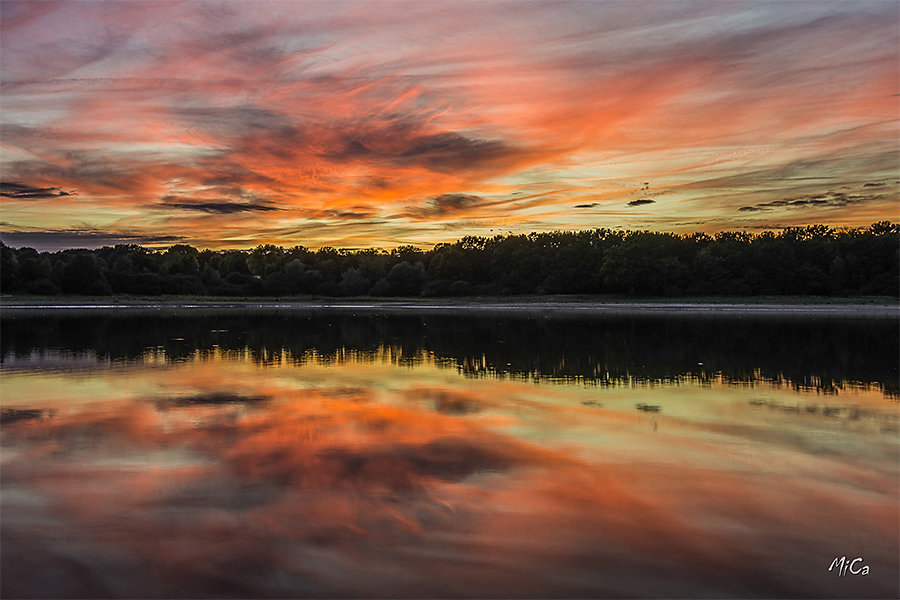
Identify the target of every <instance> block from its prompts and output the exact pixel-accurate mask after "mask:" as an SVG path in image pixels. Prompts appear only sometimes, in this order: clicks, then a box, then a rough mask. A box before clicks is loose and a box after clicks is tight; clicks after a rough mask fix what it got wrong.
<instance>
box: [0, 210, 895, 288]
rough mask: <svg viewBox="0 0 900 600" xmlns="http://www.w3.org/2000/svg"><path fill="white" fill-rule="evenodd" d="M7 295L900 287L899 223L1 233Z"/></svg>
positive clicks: (0, 276) (0, 273)
mask: <svg viewBox="0 0 900 600" xmlns="http://www.w3.org/2000/svg"><path fill="white" fill-rule="evenodd" d="M0 292H2V293H4V294H37V295H54V294H83V295H109V294H130V295H140V296H156V295H197V296H205V295H209V296H295V295H314V296H379V297H397V296H403V297H410V296H425V297H439V296H469V295H489V296H495V295H519V294H535V295H544V294H623V295H642V296H683V295H687V296H706V295H737V296H750V295H826V296H828V295H833V296H856V295H881V296H898V295H900V226H898V224H896V223H891V222H887V221H881V222H878V223H874V224H872V225H870V226H868V227H864V228H855V229H835V228H831V227H828V226H825V225H812V226H808V227H790V228H785V229H783V230H780V231H777V232H776V231H766V232H762V233H755V234H754V233H747V232H743V231H736V232H735V231H732V232H721V233H717V234H715V235H708V234H705V233H692V234H687V235H679V234H673V233H660V232H651V231H622V230H611V229H594V230H588V231H554V232H548V233H531V234H522V235H498V236H493V237H477V236H466V237H463V238H462V239H460V240H458V241H456V242H454V243H445V244H438V245H436V246H435V247H434V248H432V249H430V250H422V249H420V248H416V247H414V246H400V247H398V248H394V249H393V250H390V251H385V250H380V249H373V248H367V249H357V250H348V249H338V248H333V247H323V248H319V249H317V250H312V249H309V248H305V247H303V246H294V247H292V248H284V247H281V246H275V245H271V244H264V245H260V246H257V247H256V248H254V249H252V250H198V249H197V248H194V247H192V246H190V245H186V244H175V245H173V246H171V247H169V248H167V249H165V250H154V249H149V248H144V247H142V246H139V245H135V244H120V245H116V246H107V247H104V248H100V249H97V250H61V251H58V252H53V253H49V252H38V251H36V250H34V249H33V248H18V249H16V248H10V247H8V246H6V245H5V244H2V243H0Z"/></svg>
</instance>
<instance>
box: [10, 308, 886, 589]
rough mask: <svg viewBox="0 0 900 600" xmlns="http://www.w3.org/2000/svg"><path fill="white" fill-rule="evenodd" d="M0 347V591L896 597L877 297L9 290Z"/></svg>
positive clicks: (883, 362)
mask: <svg viewBox="0 0 900 600" xmlns="http://www.w3.org/2000/svg"><path fill="white" fill-rule="evenodd" d="M0 357H2V367H0V378H2V384H0V394H2V425H0V426H2V438H0V439H2V471H0V477H2V505H0V508H2V512H0V517H2V540H0V542H2V544H0V558H2V595H3V597H6V598H11V597H41V598H51V597H70V598H86V597H117V598H118V597H128V598H132V597H133V598H204V597H216V598H220V597H242V598H243V597H254V598H256V597H259V598H262V597H276V598H297V597H316V598H335V597H340V598H344V597H353V598H371V597H375V598H382V597H398V598H441V597H479V598H498V597H516V598H526V597H542V598H547V597H551V598H560V597H566V598H568V597H579V598H589V597H615V598H619V597H650V598H659V597H716V598H719V597H737V598H751V597H752V598H756V597H779V598H783V597H807V598H829V597H834V598H847V597H858V598H863V597H897V596H898V593H900V590H898V579H900V572H898V556H900V552H898V527H900V519H898V504H900V497H898V496H900V493H898V489H900V465H898V451H900V441H898V440H900V438H898V428H900V404H898V398H900V389H898V380H900V376H898V364H900V339H898V321H897V320H896V319H894V318H882V319H847V318H840V317H827V316H826V317H823V316H817V317H815V318H813V317H804V316H803V315H796V316H793V317H784V316H781V317H779V316H760V315H750V316H740V315H731V316H728V317H716V316H712V315H706V316H679V315H677V314H674V315H656V316H646V317H641V316H635V315H617V316H609V315H607V316H604V315H603V314H594V315H580V316H579V315H554V314H553V313H552V312H550V313H547V312H544V313H537V314H536V313H529V312H527V311H526V312H525V313H523V314H506V313H502V312H501V313H496V314H484V315H482V314H479V313H477V312H476V313H471V314H470V313H466V314H461V315H456V316H455V315H454V314H425V313H412V314H409V313H402V314H396V313H393V314H383V313H379V312H378V311H353V310H349V309H348V310H337V309H334V310H327V309H320V310H306V311H304V310H282V311H278V310H270V311H258V312H254V311H248V310H243V311H242V310H231V311H225V310H223V311H216V310H157V311H154V310H145V311H131V312H129V311H112V312H98V313H96V314H93V313H91V312H90V311H74V312H73V313H71V314H69V313H60V314H53V313H52V311H50V312H49V313H48V312H34V313H32V312H28V311H22V312H18V313H15V314H13V311H7V312H6V313H5V316H4V318H3V320H2V338H0ZM842 557H843V558H844V559H845V560H844V562H843V565H844V566H842V565H841V562H840V559H841V558H842ZM857 558H859V559H860V560H856V559H857ZM836 559H837V560H836Z"/></svg>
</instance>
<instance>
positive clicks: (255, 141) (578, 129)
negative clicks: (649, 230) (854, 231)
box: [0, 0, 900, 245]
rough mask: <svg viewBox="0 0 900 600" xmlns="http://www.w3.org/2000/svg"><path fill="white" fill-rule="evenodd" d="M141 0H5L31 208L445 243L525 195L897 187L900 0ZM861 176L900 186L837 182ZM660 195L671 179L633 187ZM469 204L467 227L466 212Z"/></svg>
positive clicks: (21, 169) (530, 210) (139, 220)
mask: <svg viewBox="0 0 900 600" xmlns="http://www.w3.org/2000/svg"><path fill="white" fill-rule="evenodd" d="M116 7H117V10H116V11H109V10H107V9H106V8H105V6H104V5H103V4H100V3H83V2H59V3H37V4H31V3H29V4H19V3H12V2H4V3H2V7H0V10H2V15H3V20H2V21H3V24H2V27H3V36H2V38H0V49H2V51H3V56H4V69H3V73H2V74H0V86H2V88H0V89H2V93H3V97H4V111H3V115H2V117H0V133H2V143H3V147H4V155H3V158H2V159H0V160H2V168H3V172H4V179H6V180H8V181H11V182H16V183H13V184H4V188H3V189H4V193H3V202H4V203H5V205H8V206H9V214H7V215H6V217H5V218H6V219H7V220H9V221H10V222H14V223H15V224H16V226H17V227H19V228H40V227H46V228H48V229H51V228H53V229H66V228H71V227H75V226H77V223H79V222H83V221H84V215H85V214H87V213H90V214H95V213H96V212H99V211H107V212H109V213H110V214H112V213H115V214H116V215H117V216H121V217H122V218H125V217H126V216H127V217H128V218H130V219H132V220H133V226H134V228H135V229H140V230H141V231H151V230H153V231H157V232H159V233H160V235H178V236H183V237H184V238H185V239H193V240H195V241H196V243H208V240H221V239H226V238H227V239H241V240H254V241H256V240H259V237H258V236H259V235H260V234H261V233H263V232H271V231H274V229H276V228H275V227H274V226H273V223H271V221H272V220H273V219H275V218H277V219H278V220H280V221H283V222H284V225H283V226H282V228H283V229H284V230H285V231H287V229H288V228H289V227H295V229H296V230H297V231H308V230H307V229H304V226H303V221H304V220H314V221H316V222H317V223H319V224H323V223H331V224H333V225H335V226H340V227H341V228H342V229H341V230H340V231H338V229H337V228H336V227H334V228H332V230H331V231H332V232H333V233H332V234H331V235H333V236H334V239H333V240H332V241H334V242H335V243H336V242H337V240H343V239H347V238H349V237H352V239H353V240H354V243H356V244H357V245H359V243H365V240H366V239H368V240H369V241H370V242H371V243H379V244H382V243H384V244H391V243H392V242H394V241H397V242H399V241H400V240H402V241H410V236H412V237H413V240H412V241H416V242H418V243H426V242H434V241H441V240H445V239H447V238H448V236H449V235H451V234H452V235H459V234H465V233H488V232H489V231H490V227H487V226H485V227H483V228H482V227H481V226H480V225H478V224H480V223H484V224H487V223H495V224H496V223H498V222H499V221H501V220H502V222H503V226H504V227H506V228H508V229H511V230H523V229H524V228H528V227H538V228H540V229H552V228H555V227H560V228H566V229H577V228H584V227H596V226H614V225H624V226H638V225H640V226H649V227H653V228H656V229H679V228H682V227H683V225H681V224H683V223H696V222H702V223H704V227H706V228H709V229H716V228H734V227H735V226H737V225H739V224H740V223H742V222H743V221H742V220H741V219H742V218H745V217H746V216H747V213H751V212H755V213H757V214H758V216H760V218H762V217H763V216H765V215H766V214H767V213H769V212H771V211H778V210H782V209H783V210H787V209H788V208H790V207H795V208H796V207H799V206H818V207H820V208H824V207H827V208H828V209H829V212H828V213H827V215H828V218H829V219H831V220H833V221H835V222H840V223H841V224H850V225H852V224H863V223H864V220H867V219H870V218H871V217H872V216H873V215H875V216H877V213H878V211H881V212H882V213H883V212H884V210H885V207H887V206H888V204H887V203H888V201H889V200H890V199H891V198H896V195H897V184H895V183H891V182H893V181H894V180H895V179H896V177H895V174H894V173H895V171H896V160H897V153H896V132H897V127H898V118H897V114H896V98H895V97H894V96H895V94H896V90H897V88H898V87H900V73H898V72H900V69H898V68H897V64H900V27H898V25H900V7H898V6H897V5H896V4H894V3H885V2H878V1H874V2H855V3H852V4H851V3H808V2H798V3H768V2H754V3H728V4H718V3H716V4H713V3H701V4H696V3H681V2H667V3H652V4H646V3H643V2H629V3H618V2H602V1H598V2H590V3H585V2H553V3H520V2H513V3H510V2H491V3H478V2H454V3H449V2H430V3H416V2H411V1H410V2H406V1H398V2H391V3H388V4H385V3H362V4H356V3H328V4H325V3H314V2H303V3H290V2H276V1H273V2H269V1H266V0H260V1H258V2H254V3H252V4H248V5H244V4H239V3H226V4H221V3H206V2H200V1H198V2H187V3H163V4H153V3H143V2H140V3H138V2H136V3H119V4H117V5H116ZM163 24H164V25H165V26H162V25H163ZM438 40H439V43H437V41H438ZM826 178H827V179H826ZM647 182H652V183H653V186H652V192H651V191H649V189H648V187H647V185H646V184H647ZM8 185H13V186H16V185H18V186H22V187H20V188H16V187H8ZM845 185H846V186H850V187H852V188H853V189H854V190H858V193H859V194H862V191H861V190H860V186H862V187H866V188H867V189H868V191H869V192H872V191H873V189H875V188H877V190H878V195H879V196H880V198H878V199H874V200H872V201H865V202H862V201H860V202H855V201H846V202H840V201H839V198H837V197H833V200H831V201H829V202H825V203H813V202H812V200H814V199H815V196H819V195H822V194H826V193H829V192H831V191H837V192H840V193H844V191H843V190H842V189H841V186H845ZM75 190H77V198H74V197H71V196H70V197H66V194H74V191H75ZM461 190H463V191H464V193H462V194H461V193H460V191H461ZM551 190H552V193H550V191H551ZM650 194H652V195H653V196H654V197H656V196H658V195H663V194H666V198H667V200H666V202H664V203H663V202H656V204H655V205H654V206H653V210H652V211H649V210H645V211H635V210H629V209H630V208H634V207H636V206H642V205H649V204H650V203H651V201H652V200H653V199H652V198H648V197H646V196H648V195H650ZM851 195H854V194H852V193H850V192H847V193H846V197H847V199H849V200H855V199H852V198H850V196H851ZM869 195H871V194H869ZM261 198H265V199H266V200H265V202H260V201H259V199H261ZM464 198H479V199H480V200H479V201H468V200H465V199H464ZM829 198H832V197H831V196H829ZM160 199H164V200H162V201H161V200H160ZM438 199H442V200H438ZM786 199H790V200H786ZM21 200H29V201H31V202H29V204H30V203H40V202H52V203H54V206H63V205H64V206H65V207H66V210H65V211H55V212H53V213H50V212H47V211H45V212H44V213H43V214H41V215H38V213H37V212H36V211H32V212H28V211H24V210H22V209H21V207H17V205H19V204H25V203H24V202H19V201H21ZM76 200H77V202H76ZM803 200H808V201H810V202H809V204H793V205H788V204H778V203H780V202H783V201H790V202H798V201H803ZM623 205H624V206H623ZM573 207H575V208H578V209H594V210H590V211H588V210H574V211H573V210H572V208H573ZM612 207H618V208H616V209H615V210H613V209H612ZM619 209H621V210H619ZM742 209H746V210H742ZM616 210H618V211H619V213H621V214H618V213H616ZM650 213H652V214H650ZM791 214H792V215H793V216H792V218H794V219H806V218H809V219H813V218H821V216H822V213H817V212H816V211H814V210H806V211H796V210H795V211H793V212H792V213H791ZM801 215H803V216H801ZM780 216H783V215H780ZM883 216H885V217H888V218H891V217H893V215H883ZM220 217H221V218H220ZM225 217H227V218H225ZM456 217H458V218H459V219H465V220H466V223H468V225H467V229H466V231H459V230H452V231H449V232H448V230H447V229H446V227H444V226H445V225H446V222H447V219H449V218H456ZM375 221H377V224H373V223H374V222H375ZM363 222H366V223H369V224H368V225H362V223H363ZM351 223H352V224H353V227H354V229H353V231H352V232H351V233H345V232H347V229H346V227H348V226H350V225H351ZM308 225H309V226H310V227H313V226H314V225H315V226H318V225H316V224H315V223H309V224H308ZM234 228H239V229H240V231H238V230H237V229H234ZM297 235H301V234H299V233H298V234H297ZM367 236H368V238H367ZM279 239H282V238H279ZM316 239H317V240H321V239H322V238H321V237H319V236H318V234H317V237H316ZM294 241H295V242H297V243H310V241H311V240H304V239H296V240H294ZM323 243H328V242H327V241H326V240H323Z"/></svg>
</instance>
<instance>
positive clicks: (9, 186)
mask: <svg viewBox="0 0 900 600" xmlns="http://www.w3.org/2000/svg"><path fill="white" fill-rule="evenodd" d="M74 193H75V192H64V191H62V189H60V188H58V187H37V186H33V185H29V184H27V183H18V182H13V181H9V182H2V183H0V196H3V197H4V198H13V199H15V200H46V199H48V198H59V197H62V196H71V195H73V194H74Z"/></svg>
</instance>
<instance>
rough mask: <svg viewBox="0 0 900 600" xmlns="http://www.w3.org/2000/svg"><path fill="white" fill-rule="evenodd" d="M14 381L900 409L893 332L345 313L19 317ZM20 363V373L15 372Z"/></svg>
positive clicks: (694, 321) (888, 325) (796, 324)
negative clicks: (220, 382) (215, 380)
mask: <svg viewBox="0 0 900 600" xmlns="http://www.w3.org/2000/svg"><path fill="white" fill-rule="evenodd" d="M2 325H3V333H4V335H3V336H2V339H0V361H2V363H3V364H4V366H5V367H6V368H10V367H12V366H13V365H14V364H21V359H23V358H25V359H28V358H33V357H34V355H36V354H37V355H39V356H40V355H43V354H44V353H45V352H46V351H47V350H48V349H58V350H63V351H65V352H66V353H71V354H76V355H78V354H88V355H90V357H91V359H93V358H94V357H99V358H104V359H106V360H110V361H122V360H125V361H127V360H131V361H134V360H139V361H141V360H143V361H146V360H158V359H164V360H167V361H182V360H191V359H193V358H195V357H196V356H197V355H198V354H204V353H209V352H214V351H216V352H218V351H226V352H232V353H237V356H238V357H245V356H246V357H249V358H250V359H251V360H254V361H256V362H259V363H262V364H277V363H280V362H281V361H290V362H295V363H298V364H306V363H308V362H321V363H323V364H328V363H332V362H336V363H341V362H344V361H347V360H353V361H360V360H373V361H378V360H381V358H382V357H383V356H385V354H390V356H391V359H392V360H393V361H395V362H396V363H397V364H401V365H408V366H414V365H416V364H420V363H421V362H422V361H423V360H424V359H425V358H428V357H432V358H434V359H436V360H437V361H439V362H441V363H442V364H445V365H448V366H453V367H455V368H457V369H459V370H460V371H461V372H463V373H465V374H467V375H470V376H473V377H497V376H500V377H513V378H517V379H529V380H545V379H549V380H573V379H575V380H579V381H584V382H587V383H590V384H597V385H619V384H623V383H625V384H632V383H635V382H638V383H642V382H657V383H672V382H675V383H677V382H682V381H693V382H717V381H727V382H735V383H754V382H760V381H764V382H770V383H772V382H774V383H779V384H784V385H788V386H791V387H795V388H798V389H801V388H802V389H816V390H819V391H822V392H824V393H839V392H840V390H842V389H844V388H847V387H853V388H860V387H861V388H864V389H865V388H870V387H874V388H875V389H879V390H882V391H883V393H884V394H886V395H888V396H890V397H894V398H896V397H898V396H900V366H898V365H900V337H898V336H897V335H895V333H896V321H895V320H891V319H887V320H862V319H855V320H841V319H802V318H793V319H791V318H773V317H744V318H738V317H730V318H725V319H716V318H711V317H708V318H684V317H682V318H677V317H672V316H669V317H644V318H634V317H605V318H599V317H598V318H592V319H585V318H579V319H575V318H556V319H554V318H546V317H545V318H535V317H527V316H520V317H508V318H496V317H491V318H473V317H471V316H465V317H452V316H440V315H435V316H427V317H426V316H397V315H392V316H387V315H367V316H364V315H353V314H348V313H342V312H338V313H332V314H325V313H309V314H300V315H296V314H295V315H293V316H291V315H255V316H254V315H244V316H235V315H233V314H231V315H216V314H215V313H212V314H208V315H206V316H202V317H187V316H180V317H173V316H165V313H163V315H161V316H156V317H148V316H146V315H142V316H119V317H113V316H103V317H94V318H76V317H55V318H52V317H37V318H29V317H21V316H20V317H17V318H6V319H4V320H3V322H2ZM16 359H19V362H14V361H15V360H16Z"/></svg>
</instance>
